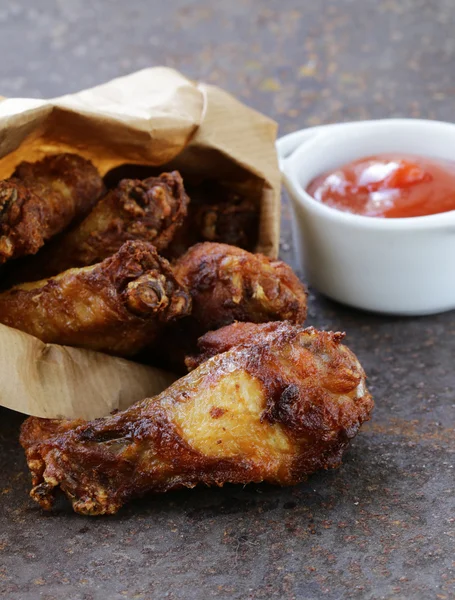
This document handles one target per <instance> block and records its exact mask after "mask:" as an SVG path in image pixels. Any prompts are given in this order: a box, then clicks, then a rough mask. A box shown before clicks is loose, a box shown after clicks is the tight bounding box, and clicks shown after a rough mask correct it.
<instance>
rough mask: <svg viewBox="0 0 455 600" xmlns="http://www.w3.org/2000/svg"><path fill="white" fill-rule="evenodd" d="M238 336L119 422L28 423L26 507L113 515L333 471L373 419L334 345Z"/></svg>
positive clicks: (316, 339)
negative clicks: (58, 496)
mask: <svg viewBox="0 0 455 600" xmlns="http://www.w3.org/2000/svg"><path fill="white" fill-rule="evenodd" d="M243 326H245V330H246V334H245V336H244V338H243V339H242V336H241V333H239V328H240V331H241V328H242V327H243ZM236 328H237V329H236V335H235V340H234V341H235V344H236V345H234V346H232V347H231V348H230V349H229V350H228V351H226V352H224V353H221V354H217V355H215V356H213V357H212V358H210V359H208V360H206V361H205V362H203V363H202V364H201V365H200V366H199V367H198V368H196V369H195V370H194V371H192V372H191V373H189V374H188V375H186V376H185V377H184V378H182V379H180V380H178V381H177V382H176V383H174V384H173V385H172V386H171V387H169V388H168V389H167V390H165V391H164V392H163V393H162V394H160V395H159V396H156V397H154V398H150V399H146V400H143V401H142V402H139V403H137V404H135V405H133V406H132V407H131V408H129V409H128V410H126V411H124V412H120V413H117V414H115V415H112V416H109V417H106V418H103V419H97V420H95V421H91V422H84V423H81V421H76V422H69V421H48V420H45V419H38V418H34V417H31V418H29V419H27V420H26V421H25V423H24V425H23V427H22V433H21V443H22V445H23V447H24V449H25V450H26V456H27V461H28V465H29V468H30V470H31V472H32V478H33V486H34V487H33V490H32V492H31V496H32V497H33V498H34V499H35V500H36V501H37V502H38V503H39V504H40V505H41V506H42V507H43V508H44V509H50V508H51V506H52V503H53V500H54V496H55V493H56V491H57V490H58V489H59V488H60V489H61V490H62V491H63V492H64V493H65V494H66V495H67V496H68V498H69V499H70V500H71V502H72V505H73V509H74V510H75V511H76V512H79V513H81V514H85V515H101V514H113V513H115V512H117V511H118V509H119V508H120V507H121V506H122V505H123V504H124V503H125V502H127V501H128V500H129V499H131V498H134V497H137V496H141V495H143V494H145V493H146V492H165V491H168V490H173V489H178V488H182V487H190V488H191V487H194V486H195V485H197V484H199V483H203V484H206V485H218V486H222V485H223V484H224V483H226V482H232V483H240V484H246V483H249V482H256V483H257V482H261V481H266V482H269V483H272V484H278V485H292V484H296V483H298V482H300V481H303V480H304V479H305V478H306V476H307V475H308V474H310V473H313V472H314V471H316V470H317V469H320V468H325V469H328V468H333V467H337V466H338V465H339V464H340V462H341V456H342V454H343V451H344V450H345V448H346V447H347V445H348V443H349V440H350V439H351V438H352V437H353V436H354V435H355V434H356V432H357V430H358V429H359V427H360V425H361V423H362V422H363V421H365V420H366V419H368V418H369V414H370V412H371V410H372V408H373V400H372V398H371V396H370V395H369V393H368V391H367V390H366V387H365V374H364V372H363V369H362V367H361V366H360V364H359V362H358V361H357V359H356V357H355V356H354V354H353V353H352V352H350V350H348V349H347V348H346V347H344V346H343V345H341V343H340V340H341V339H342V337H343V335H342V334H339V333H327V332H319V331H316V330H315V329H313V328H309V329H304V328H303V327H301V326H295V325H291V324H290V323H287V322H284V323H267V324H265V325H250V324H247V325H245V324H238V325H237V326H236ZM227 329H228V330H229V328H227ZM219 333H220V335H221V336H222V337H223V340H224V341H223V343H224V344H226V337H229V336H228V335H227V334H226V332H225V331H223V330H221V332H219ZM212 335H216V333H215V334H212ZM212 342H213V340H212Z"/></svg>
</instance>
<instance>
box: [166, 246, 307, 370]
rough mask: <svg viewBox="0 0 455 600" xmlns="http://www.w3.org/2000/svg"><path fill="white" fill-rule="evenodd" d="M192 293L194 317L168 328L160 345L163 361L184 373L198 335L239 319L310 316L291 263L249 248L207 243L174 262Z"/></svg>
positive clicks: (300, 319)
mask: <svg viewBox="0 0 455 600" xmlns="http://www.w3.org/2000/svg"><path fill="white" fill-rule="evenodd" d="M173 269H174V273H175V275H176V277H177V279H178V280H179V281H180V282H181V283H182V284H184V285H185V286H186V287H187V288H188V289H189V291H190V293H191V296H192V300H193V308H192V313H191V316H190V317H188V318H186V319H183V320H182V321H179V322H178V323H176V324H175V326H173V327H171V328H168V329H167V330H166V332H165V336H164V338H163V341H162V343H161V344H160V356H161V357H162V359H164V361H163V362H162V364H163V365H165V366H167V367H169V366H171V367H172V368H173V369H174V370H177V371H182V367H183V363H184V358H185V356H186V355H188V354H193V353H194V352H195V350H196V341H197V338H198V337H200V336H201V335H203V334H204V333H206V332H207V331H210V330H211V329H219V328H220V327H223V326H224V325H229V324H230V323H232V322H234V321H244V322H253V323H265V322H267V321H285V320H288V321H291V322H292V323H303V322H304V321H305V318H306V308H307V306H306V291H305V288H304V286H303V285H302V283H301V282H300V281H299V279H298V277H297V276H296V275H295V273H294V272H293V271H292V269H291V267H289V266H288V265H287V264H285V263H284V262H282V261H280V260H273V259H270V258H268V257H266V256H263V255H262V254H251V253H250V252H247V251H246V250H242V249H240V248H236V247H235V246H229V245H227V244H216V243H210V242H205V243H202V244H197V245H195V246H193V247H192V248H190V249H189V250H188V252H186V253H185V254H184V255H183V256H182V257H180V258H179V259H178V260H177V261H176V262H175V263H174V264H173Z"/></svg>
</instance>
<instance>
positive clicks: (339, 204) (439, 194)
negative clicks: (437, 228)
mask: <svg viewBox="0 0 455 600" xmlns="http://www.w3.org/2000/svg"><path fill="white" fill-rule="evenodd" d="M307 192H308V194H310V195H311V196H312V197H313V198H314V199H315V200H317V201H318V202H321V203H323V204H326V205H328V206H331V207H332V208H336V209H337V210H341V211H344V212H350V213H354V214H357V215H364V216H368V217H382V218H389V219H393V218H405V217H422V216H425V215H434V214H438V213H444V212H449V211H451V210H455V161H453V162H452V161H448V160H442V159H437V160H436V159H430V158H424V157H421V156H413V155H401V154H400V155H398V154H379V155H375V156H369V157H366V158H361V159H359V160H356V161H354V162H351V163H349V164H347V165H343V166H342V167H339V168H338V169H335V170H333V171H330V172H327V173H323V174H322V175H319V177H316V178H315V179H313V181H312V182H311V183H310V184H309V186H308V187H307Z"/></svg>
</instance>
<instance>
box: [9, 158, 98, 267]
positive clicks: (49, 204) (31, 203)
mask: <svg viewBox="0 0 455 600" xmlns="http://www.w3.org/2000/svg"><path fill="white" fill-rule="evenodd" d="M103 192H104V184H103V180H102V178H101V176H100V174H99V173H98V171H97V169H96V168H95V167H94V166H93V164H92V163H91V162H90V161H88V160H86V159H85V158H82V157H81V156H77V155H76V154H55V155H52V156H47V157H46V158H44V159H43V160H41V161H39V162H35V163H29V162H23V163H21V164H20V165H19V166H18V167H17V168H16V171H15V172H14V173H13V176H12V177H11V178H10V179H6V180H5V181H0V264H3V263H5V262H6V261H7V260H9V259H11V258H17V257H19V256H24V255H27V254H35V253H36V252H37V251H38V250H39V249H40V248H41V247H42V246H43V244H44V243H45V242H46V241H47V240H49V239H50V238H51V237H53V236H54V235H56V234H57V233H60V232H61V231H62V230H63V229H65V228H66V227H68V225H69V224H70V223H71V222H72V221H73V220H75V219H80V218H82V217H84V216H85V215H86V214H87V213H88V212H89V211H90V210H91V209H92V207H93V206H94V204H95V203H96V201H97V200H98V199H99V198H100V197H101V195H102V194H103Z"/></svg>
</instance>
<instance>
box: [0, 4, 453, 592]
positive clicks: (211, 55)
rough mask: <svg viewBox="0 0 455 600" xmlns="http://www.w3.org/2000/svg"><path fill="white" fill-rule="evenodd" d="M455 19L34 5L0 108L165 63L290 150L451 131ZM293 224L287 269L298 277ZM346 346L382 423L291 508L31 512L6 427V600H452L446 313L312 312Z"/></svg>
mask: <svg viewBox="0 0 455 600" xmlns="http://www.w3.org/2000/svg"><path fill="white" fill-rule="evenodd" d="M454 30H455V4H454V3H453V0H438V1H436V0H394V1H393V0H332V1H329V0H317V1H316V0H280V1H278V0H271V1H268V0H263V1H262V2H259V1H257V0H256V1H255V0H242V1H240V0H233V1H232V2H224V3H221V2H217V3H216V2H209V1H208V0H205V1H199V2H191V1H184V0H168V1H167V2H165V1H163V0H155V1H153V2H150V1H147V0H134V1H131V2H124V1H121V0H98V2H92V1H90V0H71V1H70V0H66V1H65V0H54V1H51V0H35V1H34V2H27V1H26V0H23V1H22V2H16V1H14V0H13V1H11V2H4V3H2V4H1V5H0V53H1V56H2V57H3V60H2V61H1V63H0V93H2V94H4V95H9V96H11V95H22V96H53V95H58V94H63V93H66V92H69V91H75V90H77V89H80V88H82V87H88V86H91V85H94V84H96V83H99V82H102V81H105V80H107V79H109V78H111V77H114V76H116V75H120V74H125V73H128V72H130V71H133V70H135V69H139V68H142V67H146V66H149V65H155V64H166V65H169V66H173V67H176V68H178V69H181V70H182V71H184V72H185V73H187V74H188V75H189V76H191V77H195V78H200V79H205V80H207V81H210V82H214V83H216V84H219V85H221V86H224V87H225V88H227V89H228V90H230V91H232V92H234V93H236V94H237V95H238V96H239V97H240V98H242V99H243V100H245V101H247V102H248V103H250V104H251V105H253V106H254V107H256V108H258V109H259V110H262V111H264V112H266V113H268V114H270V115H271V116H273V117H275V118H276V119H277V120H278V121H279V123H280V129H281V133H285V132H288V131H292V130H294V129H297V128H300V127H302V126H305V125H309V124H317V123H325V122H331V121H338V120H351V119H361V118H365V117H382V116H422V117H430V118H438V119H447V120H453V119H454V116H455V97H454V96H455V83H454V82H455V36H454V35H453V32H454ZM288 220H289V216H288V209H287V207H286V205H285V207H284V227H283V236H282V237H283V243H282V256H283V257H284V258H286V259H287V260H289V261H290V262H292V241H291V238H290V233H289V227H288ZM309 323H310V324H313V325H316V326H318V327H325V328H331V329H342V330H346V331H347V332H348V338H347V342H348V343H349V344H350V346H351V347H352V348H353V349H354V350H355V351H356V352H357V353H358V355H359V357H360V358H361V360H362V362H363V363H364V365H365V368H366V370H367V372H368V373H369V376H370V387H371V389H372V392H373V393H374V396H375V399H376V402H377V408H376V411H375V415H374V419H373V421H372V422H371V423H370V424H369V425H368V426H367V427H365V428H364V429H363V431H362V432H361V434H360V435H359V436H358V437H357V438H356V440H355V442H354V444H353V446H352V448H351V450H350V451H349V452H348V454H347V455H346V459H345V463H344V466H343V467H342V468H341V469H339V470H338V471H335V472H330V473H321V474H318V475H315V476H313V477H311V478H310V480H309V482H308V483H307V484H304V485H300V486H298V487H296V488H292V489H283V490H280V489H276V488H272V487H267V486H250V487H246V488H244V489H242V488H238V487H234V486H228V487H226V488H225V489H224V490H206V489H198V490H193V491H188V492H182V493H175V494H169V495H167V496H165V497H157V498H148V499H144V500H141V501H138V502H135V503H133V504H131V505H130V506H129V507H127V508H126V509H125V510H123V511H122V512H121V513H120V514H119V515H118V516H116V517H113V518H100V519H93V520H90V519H87V518H82V517H78V516H75V515H73V514H72V513H71V512H70V511H69V509H68V507H67V505H65V504H64V503H62V504H61V505H59V507H58V509H57V511H56V514H54V515H45V514H43V513H41V512H40V510H39V509H38V508H37V507H36V506H35V505H34V504H33V503H32V501H31V500H29V499H28V497H27V491H28V489H29V480H28V474H27V472H26V467H25V463H24V459H23V456H22V452H21V450H20V448H19V445H18V443H17V430H18V426H19V423H20V421H21V419H20V417H19V416H17V415H15V414H14V413H11V412H8V411H5V410H3V411H0V419H1V423H0V496H1V497H0V597H2V598H8V599H11V600H32V599H33V600H35V599H36V598H40V599H43V600H54V599H61V598H65V599H67V600H98V599H100V600H105V599H107V598H109V600H121V599H123V598H138V599H151V598H153V599H155V598H171V599H187V598H188V599H195V600H196V599H197V600H199V599H200V598H220V599H226V600H228V599H229V600H230V599H237V598H238V599H240V598H241V599H243V598H251V599H259V598H263V599H270V598H274V599H275V598H276V599H278V598H279V599H285V600H291V599H294V598H295V599H297V598H298V599H305V600H315V599H319V598H327V599H330V600H339V599H342V598H343V599H344V598H346V599H347V598H358V599H365V598H367V599H371V600H373V599H375V600H379V599H382V598H387V599H389V598H390V599H391V598H393V599H396V600H402V599H410V598H412V599H419V600H420V599H422V600H424V599H425V600H426V599H429V598H438V599H442V600H445V599H451V598H455V563H454V560H455V552H454V550H455V456H454V452H455V432H454V422H455V375H454V367H453V365H454V353H455V319H454V313H447V314H444V315H438V316H435V317H427V318H421V319H398V318H397V319H395V318H391V317H381V316H373V315H368V314H365V313H361V312H357V311H353V310H349V309H346V308H343V307H341V306H339V305H336V304H334V303H331V302H329V301H327V300H324V299H323V298H321V297H319V296H317V295H315V294H312V296H311V310H310V315H309Z"/></svg>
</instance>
